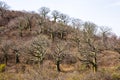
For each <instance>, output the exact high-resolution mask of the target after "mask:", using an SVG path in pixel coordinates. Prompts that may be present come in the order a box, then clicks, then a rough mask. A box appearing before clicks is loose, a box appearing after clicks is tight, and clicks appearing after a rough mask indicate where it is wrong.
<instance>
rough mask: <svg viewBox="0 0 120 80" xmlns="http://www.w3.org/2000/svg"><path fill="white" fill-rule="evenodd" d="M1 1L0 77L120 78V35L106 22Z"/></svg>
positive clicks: (31, 79)
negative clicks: (23, 8)
mask: <svg viewBox="0 0 120 80" xmlns="http://www.w3.org/2000/svg"><path fill="white" fill-rule="evenodd" d="M48 13H50V9H49V8H46V7H42V8H40V9H39V13H35V12H26V11H24V12H22V11H11V10H8V6H7V4H6V3H4V2H2V1H0V80H120V39H119V38H118V37H117V36H116V35H115V34H113V33H112V32H111V29H110V28H108V27H98V26H97V25H95V24H94V23H92V22H83V21H81V20H80V19H75V18H70V17H69V16H68V15H66V14H63V13H60V12H59V11H57V10H54V11H52V13H51V16H48Z"/></svg>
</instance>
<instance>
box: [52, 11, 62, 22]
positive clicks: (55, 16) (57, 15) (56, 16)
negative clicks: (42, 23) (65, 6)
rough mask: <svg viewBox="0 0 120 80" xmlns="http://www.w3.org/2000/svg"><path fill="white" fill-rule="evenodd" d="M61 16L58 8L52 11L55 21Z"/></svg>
mask: <svg viewBox="0 0 120 80" xmlns="http://www.w3.org/2000/svg"><path fill="white" fill-rule="evenodd" d="M59 17H60V12H58V11H57V10H54V11H52V18H53V19H54V22H56V21H57V19H58V18H59Z"/></svg>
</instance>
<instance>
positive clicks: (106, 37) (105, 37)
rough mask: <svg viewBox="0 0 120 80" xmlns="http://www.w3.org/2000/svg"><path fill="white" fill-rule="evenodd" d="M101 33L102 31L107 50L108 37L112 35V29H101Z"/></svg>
mask: <svg viewBox="0 0 120 80" xmlns="http://www.w3.org/2000/svg"><path fill="white" fill-rule="evenodd" d="M100 31H101V36H102V43H103V46H104V47H105V48H106V49H107V44H108V40H107V39H108V36H109V35H110V33H111V29H110V28H108V27H100Z"/></svg>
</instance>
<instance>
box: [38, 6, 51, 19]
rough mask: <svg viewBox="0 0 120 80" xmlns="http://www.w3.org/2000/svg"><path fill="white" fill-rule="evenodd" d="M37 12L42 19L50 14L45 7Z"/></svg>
mask: <svg viewBox="0 0 120 80" xmlns="http://www.w3.org/2000/svg"><path fill="white" fill-rule="evenodd" d="M38 11H39V13H40V15H41V16H42V17H43V18H44V19H46V17H47V14H48V13H49V12H50V9H49V8H47V7H41V8H40V9H39V10H38Z"/></svg>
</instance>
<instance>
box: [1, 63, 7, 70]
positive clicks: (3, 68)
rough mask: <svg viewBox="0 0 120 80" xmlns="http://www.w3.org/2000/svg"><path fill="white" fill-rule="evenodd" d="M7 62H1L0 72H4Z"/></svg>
mask: <svg viewBox="0 0 120 80" xmlns="http://www.w3.org/2000/svg"><path fill="white" fill-rule="evenodd" d="M5 67H6V65H5V64H0V72H4V71H5Z"/></svg>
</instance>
